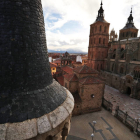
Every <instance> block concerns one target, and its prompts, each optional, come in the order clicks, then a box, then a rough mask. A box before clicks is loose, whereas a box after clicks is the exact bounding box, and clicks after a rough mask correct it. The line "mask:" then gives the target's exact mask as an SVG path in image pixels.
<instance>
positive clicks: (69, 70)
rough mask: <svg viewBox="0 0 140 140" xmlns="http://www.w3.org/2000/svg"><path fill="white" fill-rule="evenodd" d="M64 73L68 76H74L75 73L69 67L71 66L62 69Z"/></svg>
mask: <svg viewBox="0 0 140 140" xmlns="http://www.w3.org/2000/svg"><path fill="white" fill-rule="evenodd" d="M61 69H62V70H63V71H65V72H66V73H68V74H72V73H73V68H71V67H69V66H65V67H62V68H61Z"/></svg>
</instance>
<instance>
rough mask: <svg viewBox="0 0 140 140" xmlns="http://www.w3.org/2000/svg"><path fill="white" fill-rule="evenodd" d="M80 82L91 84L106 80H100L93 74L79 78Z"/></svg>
mask: <svg viewBox="0 0 140 140" xmlns="http://www.w3.org/2000/svg"><path fill="white" fill-rule="evenodd" d="M79 83H81V84H82V85H90V84H101V83H104V82H103V81H102V80H100V79H99V78H96V77H93V76H88V77H84V78H82V79H79Z"/></svg>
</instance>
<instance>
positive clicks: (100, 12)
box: [98, 1, 104, 18]
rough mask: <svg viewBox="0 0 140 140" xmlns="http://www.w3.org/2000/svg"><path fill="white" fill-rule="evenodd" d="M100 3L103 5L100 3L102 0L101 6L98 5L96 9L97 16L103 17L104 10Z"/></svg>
mask: <svg viewBox="0 0 140 140" xmlns="http://www.w3.org/2000/svg"><path fill="white" fill-rule="evenodd" d="M102 5H103V3H102V1H101V7H100V9H99V11H98V17H102V18H104V10H103V7H102Z"/></svg>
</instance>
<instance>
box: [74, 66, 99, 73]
mask: <svg viewBox="0 0 140 140" xmlns="http://www.w3.org/2000/svg"><path fill="white" fill-rule="evenodd" d="M73 71H74V72H76V73H80V74H94V73H97V74H98V73H99V72H98V71H96V70H94V69H92V68H90V67H88V66H86V65H83V66H80V67H77V68H74V69H73Z"/></svg>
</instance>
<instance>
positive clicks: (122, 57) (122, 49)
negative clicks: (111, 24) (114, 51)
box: [121, 48, 124, 59]
mask: <svg viewBox="0 0 140 140" xmlns="http://www.w3.org/2000/svg"><path fill="white" fill-rule="evenodd" d="M123 51H124V48H121V52H123ZM121 59H124V53H123V54H122V55H121Z"/></svg>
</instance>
